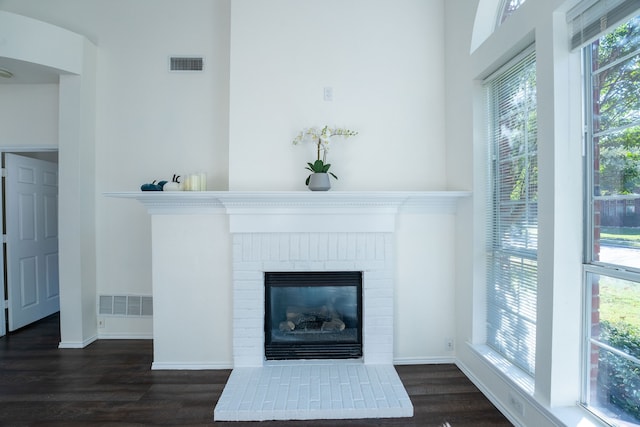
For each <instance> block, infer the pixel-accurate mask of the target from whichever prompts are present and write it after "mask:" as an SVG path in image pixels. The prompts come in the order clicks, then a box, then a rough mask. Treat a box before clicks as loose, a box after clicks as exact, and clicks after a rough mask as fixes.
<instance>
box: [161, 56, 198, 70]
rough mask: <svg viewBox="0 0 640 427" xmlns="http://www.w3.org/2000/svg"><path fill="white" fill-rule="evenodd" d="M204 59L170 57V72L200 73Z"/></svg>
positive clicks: (196, 57)
mask: <svg viewBox="0 0 640 427" xmlns="http://www.w3.org/2000/svg"><path fill="white" fill-rule="evenodd" d="M203 69H204V59H203V58H202V57H201V56H172V57H170V58H169V70H170V71H202V70H203Z"/></svg>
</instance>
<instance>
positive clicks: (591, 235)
mask: <svg viewBox="0 0 640 427" xmlns="http://www.w3.org/2000/svg"><path fill="white" fill-rule="evenodd" d="M638 16H640V10H638V11H637V12H636V14H635V15H634V16H632V17H630V18H628V19H627V20H625V21H623V22H621V23H618V24H616V25H615V26H611V27H609V28H608V29H607V31H603V32H602V33H600V34H599V35H598V39H599V38H601V37H602V36H604V35H606V34H607V33H608V32H610V31H611V30H614V29H616V28H618V26H619V25H622V24H625V23H627V22H629V21H630V20H631V19H633V18H634V17H638ZM592 43H593V42H592ZM592 43H589V44H587V45H586V46H584V47H583V49H582V58H583V59H582V64H583V70H584V72H583V93H584V94H583V117H584V119H583V122H584V176H583V204H584V222H583V223H584V230H583V247H584V249H583V254H584V255H583V265H582V271H583V273H582V281H583V282H582V289H583V298H582V305H583V322H582V328H583V334H582V335H583V337H582V341H583V343H582V357H581V359H582V368H581V371H582V382H581V383H582V384H581V396H580V403H581V405H582V406H583V407H585V408H586V409H587V410H589V411H590V412H591V413H593V414H594V415H595V416H597V417H598V418H600V419H602V420H603V421H605V422H606V423H610V422H612V421H614V422H615V421H616V419H615V418H609V417H608V416H607V415H606V413H604V412H603V410H602V408H601V407H600V406H602V405H599V406H597V401H596V402H594V401H593V399H594V397H593V396H594V395H593V393H594V390H593V387H595V386H597V383H596V378H595V377H594V373H596V374H597V372H598V370H597V369H599V367H600V357H601V356H600V353H597V354H596V353H594V348H597V351H598V352H600V351H602V350H604V351H605V352H608V353H611V354H613V355H614V356H616V357H619V358H622V360H626V361H630V362H632V363H635V364H636V365H640V363H639V362H640V360H638V358H636V357H634V356H632V355H630V354H626V353H624V352H622V351H620V350H619V349H617V348H616V347H612V346H610V345H608V344H607V343H604V342H602V339H601V337H600V336H597V337H596V336H594V335H595V334H594V325H595V324H596V321H595V320H594V316H595V315H596V314H595V313H596V312H598V314H597V316H598V317H597V324H598V330H599V327H600V326H599V325H601V319H600V317H599V316H600V314H599V311H600V302H599V301H600V295H601V292H600V290H599V287H600V286H599V282H598V295H597V296H596V295H595V290H594V280H595V278H596V277H604V278H610V279H614V280H623V281H629V282H634V283H637V284H638V286H640V268H635V267H633V266H629V265H624V264H617V263H614V262H608V261H602V260H600V259H597V258H598V256H597V254H596V251H595V247H596V244H597V240H598V239H597V238H596V237H595V234H596V227H600V226H601V225H600V224H596V221H595V219H594V218H595V216H596V211H595V209H596V208H595V206H596V203H594V202H595V201H596V200H598V197H600V196H598V195H596V194H595V191H594V190H595V182H596V177H595V173H594V172H595V168H594V162H595V161H596V156H595V149H596V143H594V140H595V139H596V138H599V137H600V136H601V135H602V134H603V133H604V134H605V135H606V132H607V131H604V132H594V114H595V112H594V106H595V100H594V96H595V95H594V93H593V90H594V84H593V76H594V75H595V74H594V70H593V67H592V54H593V52H592ZM637 55H640V47H639V48H638V49H636V50H635V51H634V52H633V55H631V54H628V55H625V57H624V58H627V59H629V58H630V57H634V56H637ZM624 58H623V59H624ZM615 64H616V63H612V64H607V66H606V67H610V66H613V65H615ZM606 67H603V68H606ZM597 71H600V69H599V70H597ZM638 96H640V94H639V95H638ZM638 125H640V121H638V122H635V123H634V124H633V125H630V126H638ZM615 130H616V129H613V131H615ZM611 131H612V130H609V132H611ZM600 212H602V208H601V211H600ZM639 253H640V251H639ZM594 357H596V358H597V359H598V363H597V366H598V368H597V369H595V368H594V367H593V364H594ZM596 391H597V390H596Z"/></svg>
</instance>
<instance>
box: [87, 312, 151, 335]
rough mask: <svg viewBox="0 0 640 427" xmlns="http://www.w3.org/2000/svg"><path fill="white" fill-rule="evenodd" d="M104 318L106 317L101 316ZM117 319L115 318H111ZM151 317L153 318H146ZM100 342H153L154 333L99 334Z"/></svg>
mask: <svg viewBox="0 0 640 427" xmlns="http://www.w3.org/2000/svg"><path fill="white" fill-rule="evenodd" d="M100 316H104V315H102V314H101V315H100ZM111 317H115V316H113V315H112V316H111ZM145 317H151V316H145ZM98 339H99V340H152V339H153V333H151V332H150V333H126V332H125V333H122V332H98Z"/></svg>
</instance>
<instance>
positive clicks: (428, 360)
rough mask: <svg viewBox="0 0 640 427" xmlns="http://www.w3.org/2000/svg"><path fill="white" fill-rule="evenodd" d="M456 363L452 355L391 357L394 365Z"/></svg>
mask: <svg viewBox="0 0 640 427" xmlns="http://www.w3.org/2000/svg"><path fill="white" fill-rule="evenodd" d="M450 363H456V358H455V357H453V356H446V357H444V356H438V357H395V358H394V359H393V364H394V365H443V364H450Z"/></svg>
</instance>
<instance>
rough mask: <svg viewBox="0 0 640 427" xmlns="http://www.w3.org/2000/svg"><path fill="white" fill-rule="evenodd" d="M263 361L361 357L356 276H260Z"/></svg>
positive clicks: (359, 280)
mask: <svg viewBox="0 0 640 427" xmlns="http://www.w3.org/2000/svg"><path fill="white" fill-rule="evenodd" d="M264 328H265V356H266V358H267V360H285V359H351V358H359V357H362V273H361V272H356V271H342V272H277V273H265V322H264Z"/></svg>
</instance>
